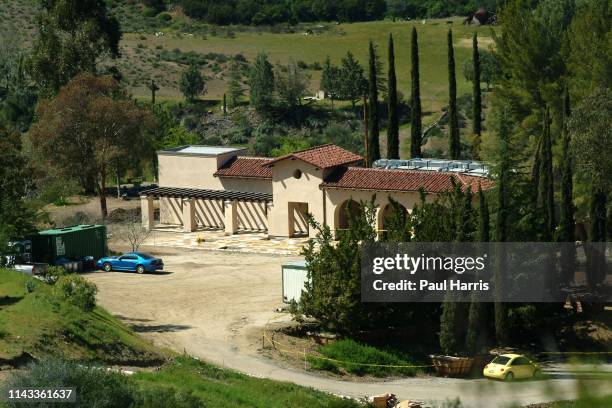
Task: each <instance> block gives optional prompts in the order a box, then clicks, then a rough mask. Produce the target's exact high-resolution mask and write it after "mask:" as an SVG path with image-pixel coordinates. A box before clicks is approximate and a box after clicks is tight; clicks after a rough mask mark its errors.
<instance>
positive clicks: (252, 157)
mask: <svg viewBox="0 0 612 408" xmlns="http://www.w3.org/2000/svg"><path fill="white" fill-rule="evenodd" d="M236 158H237V159H252V160H274V159H273V158H272V157H263V156H236Z"/></svg>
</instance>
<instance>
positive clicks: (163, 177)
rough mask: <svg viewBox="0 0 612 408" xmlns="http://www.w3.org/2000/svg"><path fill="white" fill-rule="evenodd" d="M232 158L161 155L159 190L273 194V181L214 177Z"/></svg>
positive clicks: (159, 158)
mask: <svg viewBox="0 0 612 408" xmlns="http://www.w3.org/2000/svg"><path fill="white" fill-rule="evenodd" d="M229 158H231V155H229V156H228V157H224V156H219V157H216V156H194V155H169V154H159V155H158V162H159V186H160V187H182V188H201V189H207V190H231V191H247V192H260V193H268V194H270V193H272V181H271V180H263V179H241V178H233V177H232V178H229V177H225V178H220V177H215V176H214V174H215V172H216V171H217V169H218V166H222V165H223V164H224V163H225V161H227V160H228V159H229Z"/></svg>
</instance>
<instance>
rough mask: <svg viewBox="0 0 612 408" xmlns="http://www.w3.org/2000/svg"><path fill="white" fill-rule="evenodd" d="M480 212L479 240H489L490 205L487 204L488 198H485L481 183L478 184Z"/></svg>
mask: <svg viewBox="0 0 612 408" xmlns="http://www.w3.org/2000/svg"><path fill="white" fill-rule="evenodd" d="M478 214H479V215H480V222H479V223H478V227H479V233H478V241H480V242H489V240H490V232H489V229H490V227H489V207H488V206H487V199H486V198H485V195H484V192H483V191H482V186H481V185H478Z"/></svg>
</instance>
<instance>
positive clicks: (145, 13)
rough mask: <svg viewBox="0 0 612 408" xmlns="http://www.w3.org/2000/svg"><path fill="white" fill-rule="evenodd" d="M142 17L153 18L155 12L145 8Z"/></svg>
mask: <svg viewBox="0 0 612 408" xmlns="http://www.w3.org/2000/svg"><path fill="white" fill-rule="evenodd" d="M142 15H143V16H144V17H155V16H156V15H157V11H155V10H154V9H152V8H150V7H145V8H144V10H143V11H142Z"/></svg>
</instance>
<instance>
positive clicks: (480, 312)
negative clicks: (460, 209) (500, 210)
mask: <svg viewBox="0 0 612 408" xmlns="http://www.w3.org/2000/svg"><path fill="white" fill-rule="evenodd" d="M478 214H479V223H478V230H479V231H478V240H479V241H480V242H489V208H488V206H487V200H486V198H485V195H484V193H483V191H482V186H480V185H478ZM486 313H487V307H486V305H485V304H483V303H481V302H479V301H478V297H477V295H476V293H475V292H474V294H473V296H472V301H471V303H470V310H469V312H468V327H467V334H466V336H465V348H466V350H467V351H469V352H470V353H477V352H479V351H480V349H481V348H482V346H484V345H485V344H486V341H487V335H486V325H485V322H486Z"/></svg>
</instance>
